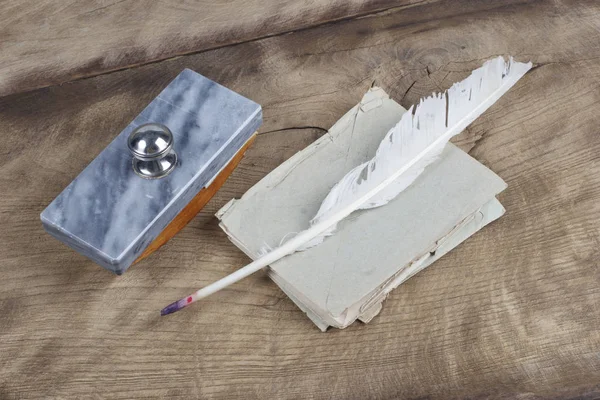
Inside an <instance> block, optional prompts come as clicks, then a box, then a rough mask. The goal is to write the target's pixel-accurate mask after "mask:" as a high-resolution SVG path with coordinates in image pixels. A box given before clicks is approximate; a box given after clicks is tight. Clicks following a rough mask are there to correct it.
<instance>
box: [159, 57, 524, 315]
mask: <svg viewBox="0 0 600 400" xmlns="http://www.w3.org/2000/svg"><path fill="white" fill-rule="evenodd" d="M526 67H527V68H526V69H524V70H523V71H522V73H516V74H514V75H512V76H510V77H508V79H507V80H506V81H505V82H504V84H503V85H501V86H500V87H498V88H497V89H496V90H495V91H494V92H492V93H491V95H490V96H488V97H487V98H486V100H485V101H483V102H481V103H480V104H478V105H477V106H476V107H474V108H473V110H472V111H471V112H470V113H468V114H466V115H465V116H464V117H463V118H461V119H460V120H458V121H456V122H454V124H453V126H451V127H447V130H446V132H444V134H442V135H441V136H439V137H438V138H437V139H436V140H434V141H433V142H432V143H430V144H429V145H428V146H427V147H425V148H424V149H423V150H422V151H421V152H419V153H418V154H417V155H416V156H414V157H413V158H412V159H411V160H409V161H408V162H406V163H405V164H403V165H402V166H401V167H400V168H398V169H397V170H396V171H395V172H394V173H392V174H390V176H388V177H387V178H386V179H384V180H382V181H381V182H380V183H379V184H378V185H376V186H375V187H374V188H373V189H371V190H370V191H368V192H366V193H365V194H364V195H362V196H360V197H358V198H356V199H355V200H354V201H352V202H351V203H349V204H347V205H346V206H345V207H343V208H341V209H340V210H338V211H336V212H335V213H332V214H331V215H330V216H329V217H328V218H327V219H325V220H323V221H321V222H318V223H316V224H314V225H312V226H311V227H310V228H308V229H306V230H304V231H302V232H300V233H299V234H298V235H296V236H295V237H293V238H292V239H290V240H288V241H287V242H285V243H284V244H283V245H281V246H279V247H278V248H276V249H274V250H273V251H271V252H269V253H267V254H266V255H264V256H263V257H261V258H259V259H257V260H255V261H253V262H251V263H250V264H248V265H246V266H245V267H243V268H240V269H239V270H237V271H235V272H234V273H232V274H230V275H228V276H226V277H225V278H222V279H220V280H218V281H216V282H214V283H212V284H210V285H208V286H205V287H204V288H202V289H200V290H198V291H197V292H195V293H193V294H191V295H190V296H187V297H185V298H183V299H181V300H179V301H177V302H175V303H172V304H170V305H169V306H167V307H165V308H164V309H163V310H162V311H161V315H166V314H170V313H173V312H175V311H178V310H180V309H182V308H184V307H186V306H188V305H190V304H192V303H194V302H196V301H198V300H200V299H203V298H205V297H207V296H210V295H211V294H214V293H216V292H218V291H219V290H221V289H224V288H225V287H227V286H229V285H231V284H233V283H236V282H238V281H240V280H242V279H243V278H245V277H247V276H249V275H251V274H253V273H255V272H257V271H258V270H260V269H262V268H264V267H266V266H268V265H270V264H272V263H274V262H275V261H277V260H279V259H281V258H283V257H285V256H287V255H289V254H292V253H294V252H295V251H297V250H298V249H299V248H300V247H302V246H303V245H304V244H305V243H307V242H308V241H310V240H312V239H313V238H315V237H317V236H318V235H320V234H321V233H323V232H325V231H327V230H328V229H329V228H330V227H331V226H333V225H335V224H337V223H338V222H340V221H341V220H343V219H344V218H346V217H347V216H348V215H350V214H351V213H353V212H354V211H356V210H357V209H359V208H360V207H361V206H362V205H363V204H364V203H366V202H367V201H368V200H369V199H371V198H372V197H374V196H376V195H377V194H378V193H380V192H381V191H382V190H384V189H385V188H386V187H388V186H389V185H390V184H391V183H392V182H394V181H395V180H396V179H398V178H399V177H400V175H402V174H403V173H405V172H406V171H407V170H409V169H410V168H411V167H413V166H414V165H415V164H416V163H418V162H419V161H420V160H422V159H423V158H424V157H425V156H427V154H428V153H430V152H432V151H433V150H434V149H436V148H437V147H438V146H440V145H442V144H444V143H446V142H448V141H449V139H450V138H452V137H453V136H454V135H456V134H458V133H459V132H461V131H462V130H464V129H465V128H466V127H467V126H468V125H469V124H470V123H471V122H472V121H473V120H474V119H475V118H477V117H478V116H479V115H481V114H482V113H483V111H485V110H486V109H487V108H488V107H490V106H491V105H492V104H493V103H494V102H496V100H498V98H500V96H502V95H503V94H504V93H505V92H506V91H507V90H508V89H510V87H512V86H513V85H514V84H515V83H516V82H517V81H518V80H519V79H520V78H521V76H522V75H523V74H524V73H525V72H526V71H527V70H528V69H529V68H530V64H529V65H528V66H526Z"/></svg>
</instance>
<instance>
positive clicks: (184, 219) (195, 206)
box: [134, 133, 256, 264]
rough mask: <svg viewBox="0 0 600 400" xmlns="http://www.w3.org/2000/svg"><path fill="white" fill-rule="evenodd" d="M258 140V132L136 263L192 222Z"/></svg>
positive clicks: (201, 190) (147, 248)
mask: <svg viewBox="0 0 600 400" xmlns="http://www.w3.org/2000/svg"><path fill="white" fill-rule="evenodd" d="M254 140H256V133H254V135H252V136H251V137H250V139H248V141H247V142H246V143H245V144H244V145H243V146H242V148H241V149H240V150H238V152H237V153H236V154H235V155H234V156H233V158H232V159H231V161H229V163H228V164H227V165H226V166H225V167H224V168H223V170H222V171H221V172H219V174H218V175H217V176H216V178H214V180H213V181H212V182H210V185H208V187H204V188H202V189H200V191H199V192H198V194H197V195H196V196H194V198H193V199H192V201H190V202H189V203H188V205H187V206H185V207H184V208H183V210H181V211H180V212H179V214H177V216H176V217H175V218H173V220H172V221H171V222H170V223H169V225H167V227H166V228H165V229H164V230H163V231H162V232H161V233H160V235H158V236H157V237H156V239H154V240H153V241H152V243H150V244H149V245H148V247H146V249H145V250H144V252H143V253H142V254H141V255H140V256H139V257H138V258H137V260H135V261H134V264H135V263H137V262H140V261H142V260H143V259H144V258H146V257H148V256H149V255H150V254H152V253H154V252H155V251H156V250H158V249H160V248H161V247H162V246H164V245H165V244H166V243H167V242H168V241H169V240H171V239H173V237H174V236H175V235H177V234H178V233H179V231H181V230H182V229H183V228H185V226H186V225H187V224H189V223H190V221H191V220H192V219H194V217H195V216H196V215H198V213H199V212H200V210H202V208H203V207H204V206H205V205H206V204H207V203H208V202H209V201H210V199H212V197H213V196H214V195H215V193H217V192H218V191H219V189H221V186H223V184H224V183H225V181H226V180H227V178H229V176H230V175H231V173H232V172H233V171H234V170H235V168H236V167H237V166H238V164H239V163H240V161H242V158H244V153H245V152H246V150H248V148H249V147H250V146H251V145H252V143H253V142H254Z"/></svg>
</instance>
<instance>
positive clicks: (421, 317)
mask: <svg viewBox="0 0 600 400" xmlns="http://www.w3.org/2000/svg"><path fill="white" fill-rule="evenodd" d="M599 16H600V4H599V3H597V2H594V1H562V2H547V1H531V2H520V3H514V4H512V5H506V3H505V2H493V1H491V2H486V3H485V4H484V3H478V2H467V1H464V2H463V1H460V2H457V1H453V2H447V3H446V2H444V3H443V4H442V6H441V7H436V6H434V5H424V6H422V7H420V8H419V10H414V12H410V11H399V12H388V13H383V14H380V15H377V16H373V17H369V18H361V19H357V20H353V21H346V22H339V23H336V24H333V25H327V26H322V27H318V28H315V29H310V30H305V31H302V32H295V33H293V34H290V35H284V36H278V37H273V38H268V39H264V40H260V41H255V42H251V43H246V44H241V45H238V46H231V47H226V48H222V49H218V50H214V51H210V52H206V53H203V54H197V55H193V56H189V57H184V58H180V59H177V60H172V61H169V62H165V63H159V64H154V65H147V66H144V67H140V68H137V69H134V70H127V71H122V72H118V73H113V74H109V75H104V76H100V77H97V78H92V79H87V80H82V81H78V82H74V83H72V84H66V85H63V86H60V87H51V88H47V89H43V90H38V91H35V92H31V93H24V94H20V95H14V96H8V97H4V98H1V99H0V120H2V121H3V129H2V130H1V131H0V135H1V136H0V138H1V140H2V143H3V145H2V157H1V158H0V166H1V168H2V171H3V173H2V174H1V175H0V185H1V186H2V187H3V188H4V191H3V195H2V197H1V198H0V218H1V222H2V227H3V229H4V231H3V235H2V236H0V273H1V276H2V284H1V285H0V354H1V358H0V398H3V399H4V398H6V399H17V398H18V399H26V398H85V397H89V398H115V399H138V398H139V399H142V398H174V399H176V398H181V399H188V398H227V399H232V398H233V399H235V398H239V399H251V398H281V399H286V398H289V399H295V398H314V399H330V398H344V399H393V398H412V399H415V398H429V399H451V398H490V399H508V398H523V399H559V398H563V399H566V398H590V399H591V398H596V397H598V396H600V388H599V386H598V383H599V382H600V357H598V354H599V352H600V333H599V332H598V329H597V327H598V326H599V324H600V316H599V314H598V312H597V310H598V309H599V307H600V289H599V288H598V271H597V268H598V264H599V262H600V256H599V255H598V246H599V244H600V202H598V198H599V196H600V162H599V156H598V155H599V154H600V136H599V135H598V126H600V114H599V113H598V109H599V106H600V65H599V63H598V60H599V59H600V40H598V39H600V30H599V29H598V28H599V26H600V23H599V21H600V18H599ZM507 53H510V54H513V55H515V56H516V57H517V58H518V59H519V60H521V61H524V60H527V59H531V60H532V61H534V63H535V64H536V68H535V69H533V70H532V71H531V72H530V73H529V74H528V75H526V76H525V77H524V78H523V80H522V81H520V82H519V84H518V85H517V86H516V87H515V88H513V89H512V90H511V91H510V92H509V93H507V94H506V95H505V96H504V97H503V98H502V99H501V100H500V101H499V102H498V103H497V104H495V105H494V106H493V107H492V108H491V109H490V110H489V111H488V112H487V113H486V114H485V115H484V116H483V117H482V118H480V119H478V120H477V121H476V122H475V123H474V124H473V125H471V127H470V128H469V129H467V131H466V132H465V133H464V134H463V135H461V137H460V138H459V140H458V141H457V143H459V145H461V147H462V148H464V149H466V150H470V154H472V155H473V156H475V157H476V158H477V159H479V160H481V161H482V162H484V163H485V164H486V165H488V166H489V167H490V168H491V169H492V170H494V171H495V172H497V173H498V174H499V175H500V176H501V177H502V178H504V179H505V180H506V181H507V182H508V185H509V187H508V189H507V190H506V192H504V193H503V194H502V195H501V201H502V203H503V204H504V205H505V206H506V208H507V214H506V215H505V216H504V217H502V218H501V219H500V220H498V221H497V222H495V223H493V224H492V225H490V226H488V227H486V228H485V229H484V230H482V231H481V232H479V233H478V234H477V235H475V236H474V237H472V238H470V239H469V240H468V241H467V242H466V243H464V244H462V245H461V246H459V247H458V248H457V249H455V250H453V251H452V252H451V253H450V254H448V255H447V256H445V257H444V258H442V259H441V260H440V261H438V262H436V263H435V264H434V265H433V266H431V267H430V268H429V269H427V270H426V271H424V272H423V273H421V274H419V275H417V276H416V277H414V278H412V279H411V280H409V281H408V282H407V283H406V284H404V285H403V286H402V287H401V288H399V289H398V290H396V291H395V292H393V293H392V295H391V296H390V298H389V299H388V300H387V302H386V303H385V304H384V308H383V311H382V313H381V314H380V315H379V316H378V317H376V318H375V319H374V320H373V321H372V322H371V323H370V324H368V325H359V324H356V325H353V326H352V327H350V328H348V329H346V330H343V331H336V330H334V331H330V332H328V333H325V334H322V333H320V332H319V331H318V330H317V329H316V328H315V327H314V326H312V324H311V323H310V322H309V321H308V319H307V318H306V317H305V316H304V315H303V314H302V313H301V312H300V311H298V309H297V308H296V307H295V306H294V305H293V304H292V303H291V301H289V300H288V299H286V298H285V296H284V295H283V294H282V293H281V292H280V291H279V290H278V289H277V288H276V287H275V285H274V284H272V283H271V282H269V281H268V279H267V278H266V277H265V275H264V274H256V275H254V276H252V277H250V278H248V279H246V280H244V281H242V282H239V283H238V284H236V285H234V286H232V287H231V288H229V289H228V290H225V291H223V292H221V293H218V294H216V295H214V296H212V297H210V298H208V299H207V300H206V301H204V302H203V303H202V304H199V305H198V306H197V307H196V308H190V309H188V310H185V311H184V312H180V313H177V314H173V315H172V316H170V317H168V318H161V317H159V315H158V310H160V308H161V307H163V306H164V305H166V304H167V303H169V302H171V301H173V300H175V299H177V298H179V297H180V296H181V295H185V294H187V293H189V292H190V291H192V290H194V289H197V288H199V287H202V286H204V285H206V284H208V283H210V282H212V281H214V280H216V279H218V278H220V277H222V276H224V275H226V274H228V273H230V272H232V271H234V270H235V269H236V268H239V267H240V266H242V265H244V264H245V263H246V262H247V261H248V259H247V258H246V257H245V256H244V255H243V254H241V253H240V252H239V251H238V250H236V248H235V246H233V245H232V244H231V243H229V242H228V241H227V239H226V237H225V235H224V234H223V233H222V232H221V231H220V230H219V228H218V226H217V221H216V220H215V218H214V217H213V214H214V212H215V211H216V210H217V209H218V208H219V207H220V206H222V205H223V204H224V203H225V202H227V201H228V200H229V199H231V198H232V197H239V196H240V195H241V194H243V193H244V192H245V191H246V190H247V189H248V188H250V187H251V185H252V184H253V183H255V182H256V181H258V180H259V179H260V178H261V177H262V176H264V175H265V174H266V173H268V172H269V171H270V170H272V168H274V167H275V166H276V165H278V164H279V163H280V162H282V161H283V160H285V159H286V158H287V157H290V156H291V155H293V154H294V153H295V152H296V151H297V150H299V149H301V148H303V147H304V146H305V145H306V144H308V143H310V142H311V141H312V140H314V139H315V138H316V137H318V136H319V135H321V134H323V132H324V129H326V128H328V127H329V126H330V125H331V124H332V123H333V122H334V121H335V120H336V119H337V118H339V117H340V116H341V115H342V114H343V113H344V112H345V111H346V110H347V109H348V108H349V107H351V106H352V105H354V104H355V103H356V102H357V100H358V99H360V96H361V95H362V94H363V93H364V91H365V90H366V89H367V88H368V87H369V86H370V85H371V84H372V83H376V84H378V85H380V86H382V87H383V88H384V89H386V91H388V92H389V93H391V94H392V96H393V97H394V98H395V99H397V100H399V101H400V102H401V103H402V104H403V105H404V106H409V105H410V104H411V103H413V102H415V101H416V100H417V99H418V98H419V97H420V96H422V95H425V94H428V93H429V92H430V91H431V90H434V89H435V88H438V87H439V88H442V89H443V88H447V87H449V86H450V85H451V83H452V82H453V81H456V80H459V79H461V78H463V77H465V76H466V75H467V74H468V71H470V70H471V69H472V68H475V67H477V66H479V65H480V64H481V63H482V62H483V60H485V59H487V58H489V57H492V56H494V55H497V54H507ZM183 67H190V68H192V69H195V70H197V71H199V72H201V73H203V74H205V75H207V76H209V77H210V78H213V79H215V80H217V81H219V82H221V83H223V84H225V85H227V86H229V87H231V88H233V89H235V90H237V91H239V92H240V93H242V94H244V95H245V96H248V97H250V98H252V99H253V100H255V101H257V102H259V103H261V104H262V105H263V107H264V117H265V123H264V126H263V128H262V129H261V131H260V132H259V133H260V134H259V136H258V138H257V141H256V143H255V144H254V145H253V147H252V148H250V149H249V150H248V152H247V156H246V157H245V158H244V160H243V161H242V162H241V163H240V166H239V167H238V168H237V169H236V171H234V173H233V174H232V176H231V178H230V179H229V180H228V181H227V182H226V183H225V185H224V186H223V188H222V190H220V191H219V192H218V193H217V195H216V196H215V197H214V198H213V199H212V201H211V202H210V203H209V204H208V205H207V206H206V207H205V209H203V211H202V212H201V213H200V214H199V215H198V217H197V218H195V219H194V220H193V221H192V222H191V223H190V224H189V225H188V226H187V227H186V228H185V229H183V230H182V231H181V232H180V234H179V235H177V237H175V238H174V239H173V240H171V241H170V242H169V243H168V244H167V245H165V247H164V248H163V249H162V250H161V251H160V252H158V253H157V254H155V256H154V257H152V258H150V259H147V260H144V261H142V262H140V263H139V264H137V265H136V266H134V267H132V268H131V269H130V270H128V271H127V273H126V274H124V275H123V276H121V277H118V278H116V277H114V276H112V275H111V274H110V273H108V272H106V271H104V270H102V269H101V268H99V267H97V266H96V265H94V264H93V263H92V262H90V261H88V260H87V259H85V258H84V257H81V256H79V255H77V254H75V253H74V252H73V251H71V250H70V249H68V248H67V247H66V246H63V245H61V244H60V243H59V242H57V241H56V240H54V239H53V238H51V237H50V236H48V235H46V234H45V233H44V232H43V229H42V227H41V224H40V222H39V213H40V212H41V211H42V210H43V208H44V207H45V206H46V205H47V204H48V203H49V202H50V201H51V200H52V198H54V196H56V195H57V194H58V193H59V192H60V191H61V190H62V189H63V188H64V187H65V186H66V185H67V184H68V183H69V182H70V181H71V180H72V179H73V178H74V177H75V176H76V175H77V174H78V173H79V171H80V170H81V169H82V168H83V167H84V166H85V165H86V164H87V163H89V162H90V161H91V160H92V159H93V158H94V156H95V155H96V154H98V153H99V152H100V151H101V150H102V149H103V148H104V147H105V146H106V145H107V144H108V143H109V141H110V140H111V139H112V138H113V137H114V135H115V134H116V133H118V132H119V131H120V130H121V129H122V127H123V126H125V125H126V124H127V123H128V122H129V121H130V120H131V118H132V117H133V116H135V115H137V113H138V112H139V111H140V110H141V109H142V108H143V106H144V105H145V104H147V103H148V102H149V101H150V99H152V98H153V97H154V96H155V95H156V94H157V93H158V92H159V91H160V89H161V88H162V87H163V86H164V85H165V84H166V83H167V82H168V81H169V80H170V79H172V78H173V77H174V76H175V75H176V74H177V73H178V72H179V71H180V70H181V69H182V68H183Z"/></svg>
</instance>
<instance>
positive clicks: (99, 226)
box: [41, 69, 262, 274]
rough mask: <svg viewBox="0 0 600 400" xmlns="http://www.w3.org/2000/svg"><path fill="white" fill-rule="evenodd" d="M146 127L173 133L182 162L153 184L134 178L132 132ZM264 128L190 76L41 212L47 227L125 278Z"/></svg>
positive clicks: (246, 109)
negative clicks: (163, 127)
mask: <svg viewBox="0 0 600 400" xmlns="http://www.w3.org/2000/svg"><path fill="white" fill-rule="evenodd" d="M106 118H111V116H110V115H107V116H106ZM149 122H155V123H160V124H164V125H166V126H167V127H168V128H169V129H170V130H171V132H172V133H173V137H174V145H173V149H174V150H175V152H176V153H177V156H178V161H177V165H176V167H175V169H174V170H173V172H171V173H170V174H169V175H167V176H166V177H164V178H161V179H155V180H148V179H143V178H141V177H139V176H138V175H136V174H135V172H134V171H133V168H132V156H131V153H130V152H129V150H128V148H127V138H128V136H129V134H130V133H131V131H132V130H133V129H135V128H136V127H138V126H140V125H142V124H145V123H149ZM261 123H262V109H261V107H260V105H258V104H257V103H255V102H253V101H251V100H249V99H247V98H245V97H243V96H241V95H239V94H237V93H235V92H233V91H231V90H229V89H227V88H225V87H223V86H221V85H219V84H217V83H215V82H213V81H211V80H210V79H207V78H205V77H203V76H202V75H200V74H197V73H196V72H194V71H191V70H188V69H186V70H184V71H183V72H181V73H180V74H179V75H178V76H177V77H176V78H175V79H174V80H173V81H172V82H171V83H170V84H169V85H168V86H167V87H166V88H165V89H164V90H163V91H162V92H161V93H160V94H159V95H158V96H157V97H156V98H155V99H154V100H153V101H152V102H151V103H150V104H149V105H148V106H147V107H146V108H145V109H144V110H143V111H142V112H141V113H140V114H139V115H138V116H137V117H136V118H135V119H134V120H133V122H131V123H130V124H129V125H128V126H127V127H126V128H125V129H123V131H121V133H120V134H119V135H118V136H117V137H116V138H115V139H114V140H113V141H112V142H111V143H110V144H109V145H108V146H107V147H106V148H105V149H104V150H103V151H102V152H101V153H100V154H99V155H98V157H96V158H95V159H94V160H93V161H92V162H91V163H90V164H89V165H88V166H87V167H86V168H85V169H84V170H83V171H82V172H81V174H79V176H77V178H75V179H74V180H73V182H71V184H69V186H67V188H66V189H65V190H64V191H63V192H62V193H60V194H59V195H58V196H57V197H56V199H54V201H53V202H52V203H51V204H50V205H49V206H48V207H47V208H46V209H45V210H44V211H43V212H42V214H41V219H42V223H43V225H44V228H45V229H46V230H47V231H48V232H49V233H50V234H52V235H53V236H55V237H56V238H58V239H59V240H61V241H63V242H65V243H66V244H68V245H69V246H71V247H72V248H74V249H75V250H77V251H79V252H80V253H82V254H84V255H86V256H87V257H89V258H90V259H92V260H93V261H95V262H97V263H98V264H100V265H102V266H103V267H105V268H107V269H109V270H111V271H114V272H116V273H118V274H120V273H122V272H123V271H125V270H126V269H127V268H128V267H129V265H131V263H133V261H135V259H136V258H137V257H138V256H139V255H140V254H141V253H142V252H143V251H144V249H145V248H146V247H147V246H148V245H149V244H150V243H151V242H152V241H153V240H154V239H155V238H156V237H157V236H158V235H159V234H160V232H162V231H163V229H164V228H165V227H166V226H167V225H168V224H169V222H170V221H171V220H172V219H173V218H174V217H175V216H176V215H177V214H178V213H179V212H180V211H181V210H182V209H183V208H184V207H185V206H186V205H187V204H188V203H189V202H190V201H191V199H192V198H193V197H194V196H195V195H196V194H197V193H198V192H199V191H200V190H201V189H202V188H203V187H205V186H207V184H209V183H210V182H211V180H212V179H213V178H214V177H215V175H216V174H217V173H218V172H219V171H220V170H221V169H222V168H223V167H224V166H225V165H226V164H227V163H228V162H229V160H230V159H231V158H232V157H233V156H234V155H235V153H237V151H238V150H239V149H240V148H241V147H242V146H243V145H244V143H245V142H246V141H247V140H248V139H249V138H250V137H251V136H252V134H253V133H254V132H255V131H256V130H257V129H258V127H259V126H260V124H261Z"/></svg>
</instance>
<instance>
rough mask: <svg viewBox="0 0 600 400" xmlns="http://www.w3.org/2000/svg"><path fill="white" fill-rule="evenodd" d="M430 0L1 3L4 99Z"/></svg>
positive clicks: (16, 0) (17, 0) (57, 0)
mask: <svg viewBox="0 0 600 400" xmlns="http://www.w3.org/2000/svg"><path fill="white" fill-rule="evenodd" d="M426 1H432V0H400V1H397V0H396V1H392V0H367V1H361V0H311V1H295V0H284V1H265V0H234V1H229V0H212V1H207V0H163V1H156V0H86V1H78V2H73V1H71V2H65V1H63V0H0V51H1V54H2V57H0V96H2V95H7V94H11V93H17V92H21V91H25V90H32V89H35V88H40V87H45V86H49V85H53V84H61V83H64V82H68V81H71V80H73V79H77V78H84V77H89V76H93V75H99V74H102V73H105V72H107V71H114V70H118V69H123V68H128V67H131V66H136V65H140V64H145V63H148V62H156V61H158V60H164V59H166V58H171V57H176V56H180V55H183V54H189V53H194V52H201V51H205V50H208V49H214V48H217V47H222V46H226V45H230V44H232V43H240V42H245V41H250V40H255V39H257V38H261V37H267V36H273V35H280V34H283V33H286V32H291V31H295V30H299V29H306V28H308V27H311V26H316V25H321V24H325V23H328V22H331V21H337V20H342V19H347V18H356V17H358V16H361V15H365V14H369V13H372V12H375V11H382V10H386V9H388V8H390V7H402V8H405V7H411V6H413V5H415V4H420V3H423V2H426Z"/></svg>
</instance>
